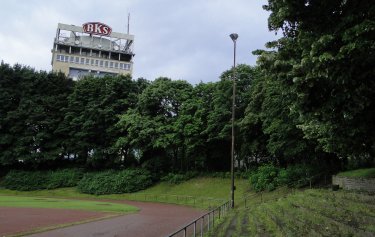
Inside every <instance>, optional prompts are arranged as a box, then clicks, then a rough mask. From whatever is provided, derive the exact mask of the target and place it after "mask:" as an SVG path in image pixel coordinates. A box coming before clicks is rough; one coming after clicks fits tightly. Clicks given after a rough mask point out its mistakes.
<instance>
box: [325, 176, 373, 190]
mask: <svg viewBox="0 0 375 237" xmlns="http://www.w3.org/2000/svg"><path fill="white" fill-rule="evenodd" d="M332 184H334V185H335V184H336V185H339V186H340V188H343V189H346V190H360V191H365V192H369V193H375V179H374V178H372V179H365V178H348V177H339V176H336V175H333V176H332Z"/></svg>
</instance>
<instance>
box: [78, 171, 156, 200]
mask: <svg viewBox="0 0 375 237" xmlns="http://www.w3.org/2000/svg"><path fill="white" fill-rule="evenodd" d="M151 184H152V176H151V174H150V173H149V172H148V171H147V170H142V169H127V170H121V171H114V170H109V171H102V172H93V173H87V174H85V175H84V176H83V178H82V179H81V181H80V182H79V183H78V186H77V188H78V190H79V191H81V192H82V193H89V194H96V195H102V194H114V193H132V192H136V191H139V190H143V189H145V188H147V187H149V186H150V185H151Z"/></svg>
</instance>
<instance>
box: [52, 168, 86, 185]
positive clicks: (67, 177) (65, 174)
mask: <svg viewBox="0 0 375 237" xmlns="http://www.w3.org/2000/svg"><path fill="white" fill-rule="evenodd" d="M82 177H83V170H82V169H63V170H56V171H50V172H49V177H48V183H47V187H46V188H47V189H54V188H62V187H74V186H77V184H78V182H79V181H80V180H81V179H82Z"/></svg>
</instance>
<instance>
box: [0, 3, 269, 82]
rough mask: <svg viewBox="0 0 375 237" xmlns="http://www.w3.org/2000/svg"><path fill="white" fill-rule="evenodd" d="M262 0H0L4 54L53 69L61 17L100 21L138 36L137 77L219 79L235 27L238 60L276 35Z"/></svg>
mask: <svg viewBox="0 0 375 237" xmlns="http://www.w3.org/2000/svg"><path fill="white" fill-rule="evenodd" d="M265 3H266V1H265V0H206V1H203V0H200V1H199V0H190V1H189V0H148V1H146V0H127V1H125V0H110V1H103V0H92V1H89V0H60V1H55V0H49V1H48V0H45V1H44V0H23V1H22V0H18V1H14V0H0V18H1V20H0V60H3V61H4V62H5V63H9V64H14V63H20V64H23V65H28V66H31V67H33V68H35V69H37V70H46V71H50V70H51V56H52V54H51V49H52V46H53V39H54V36H55V33H56V28H57V23H59V22H60V23H66V24H74V25H82V24H83V23H85V22H89V21H99V22H103V23H105V24H107V25H109V26H111V27H112V29H113V31H115V32H126V27H127V15H128V13H130V14H131V16H130V18H131V19H130V33H131V34H133V35H135V41H134V53H135V54H136V56H135V58H134V72H133V78H138V77H144V78H146V79H149V80H154V79H155V78H157V77H160V76H166V77H170V78H172V79H183V80H187V81H189V82H190V83H193V84H196V83H199V82H200V81H203V82H210V81H217V80H218V78H219V76H220V74H221V73H222V72H223V71H225V70H227V69H229V68H230V67H231V66H232V63H233V42H232V40H231V39H230V37H229V34H230V33H233V32H235V33H238V34H239V38H238V40H237V49H238V51H237V62H238V63H245V64H250V65H254V64H255V62H256V57H254V56H253V55H252V54H251V52H252V51H253V50H255V49H260V48H264V44H265V43H266V42H267V41H270V40H273V39H275V38H276V36H275V34H274V33H273V32H269V31H268V28H267V17H268V14H269V13H268V12H266V11H264V10H263V9H262V5H264V4H265Z"/></svg>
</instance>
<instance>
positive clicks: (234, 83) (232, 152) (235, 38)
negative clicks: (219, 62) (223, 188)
mask: <svg viewBox="0 0 375 237" xmlns="http://www.w3.org/2000/svg"><path fill="white" fill-rule="evenodd" d="M229 36H230V38H231V39H232V41H233V46H234V47H233V94H232V148H231V166H230V173H231V179H232V180H231V183H232V184H231V200H230V206H231V208H234V190H235V186H234V119H235V117H236V116H235V112H236V110H235V107H236V42H237V38H238V34H236V33H232V34H230V35H229Z"/></svg>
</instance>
